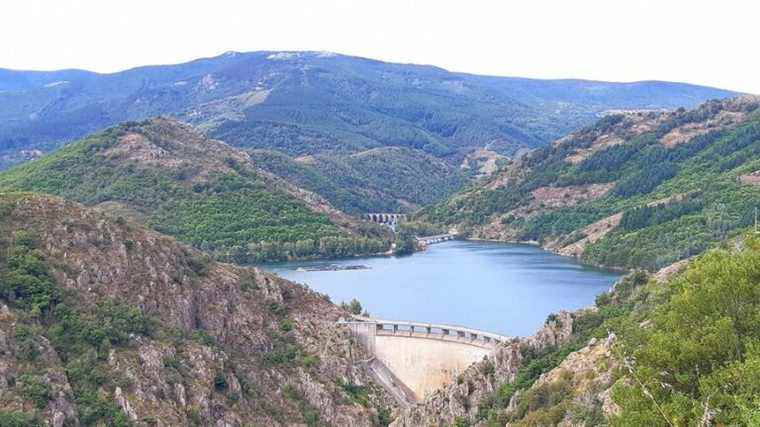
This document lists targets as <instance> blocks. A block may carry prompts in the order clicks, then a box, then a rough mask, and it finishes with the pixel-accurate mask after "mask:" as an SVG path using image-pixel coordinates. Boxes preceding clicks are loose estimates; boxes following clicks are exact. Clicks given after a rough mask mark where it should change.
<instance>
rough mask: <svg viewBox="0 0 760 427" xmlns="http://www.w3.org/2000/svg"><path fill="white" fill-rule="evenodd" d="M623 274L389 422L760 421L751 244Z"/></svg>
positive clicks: (756, 253)
mask: <svg viewBox="0 0 760 427" xmlns="http://www.w3.org/2000/svg"><path fill="white" fill-rule="evenodd" d="M688 264H689V265H688V266H686V267H684V266H681V267H680V269H681V270H683V271H680V272H679V271H677V270H673V269H668V271H660V272H658V274H656V275H652V276H648V275H647V274H646V273H644V272H642V271H638V272H635V273H632V274H630V275H628V276H626V277H625V278H623V279H622V280H620V281H619V282H617V283H616V284H615V286H614V287H613V289H612V290H611V291H610V292H608V293H603V294H601V295H600V296H599V297H597V300H596V305H595V306H594V307H593V308H589V309H584V310H580V311H577V312H574V313H567V312H562V313H559V314H554V315H550V316H549V318H548V319H547V321H546V325H545V326H544V327H543V328H542V329H541V330H540V331H539V332H538V333H537V334H536V335H534V336H533V337H529V338H526V339H516V340H514V341H513V342H511V343H508V344H506V345H505V346H504V347H502V348H500V349H499V350H498V351H497V352H496V353H495V354H494V355H493V356H490V357H488V358H486V359H484V360H483V361H482V362H479V363H477V364H474V365H472V366H470V367H469V368H468V369H466V370H465V371H464V372H462V373H461V374H460V376H459V379H458V381H457V382H456V383H452V384H450V385H448V386H446V387H444V388H442V389H441V390H438V391H437V392H436V393H434V394H432V395H431V396H429V397H428V398H427V399H426V400H425V401H424V402H422V403H421V404H419V405H417V406H415V407H412V408H410V409H408V410H405V411H403V412H402V413H401V414H400V415H399V416H398V417H397V418H396V419H395V420H394V422H393V423H392V424H391V426H393V427H414V426H418V425H489V426H491V425H493V426H496V425H509V426H514V427H523V426H526V427H527V426H549V425H586V426H597V425H612V426H644V425H646V426H691V425H742V426H745V425H746V426H751V425H757V424H758V421H760V411H759V410H758V408H760V398H759V396H760V377H758V375H757V372H758V369H759V368H760V346H758V342H760V341H759V340H760V317H758V316H757V313H758V312H759V311H760V286H758V277H760V240H758V236H757V235H756V234H753V235H745V236H741V237H739V238H737V239H731V240H730V241H728V242H726V244H724V245H721V247H720V248H716V249H712V250H710V251H708V252H707V253H706V254H703V255H700V256H698V257H697V258H696V259H694V260H691V261H690V262H689V263H688Z"/></svg>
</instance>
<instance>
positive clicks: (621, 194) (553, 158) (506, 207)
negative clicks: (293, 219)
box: [420, 102, 760, 270]
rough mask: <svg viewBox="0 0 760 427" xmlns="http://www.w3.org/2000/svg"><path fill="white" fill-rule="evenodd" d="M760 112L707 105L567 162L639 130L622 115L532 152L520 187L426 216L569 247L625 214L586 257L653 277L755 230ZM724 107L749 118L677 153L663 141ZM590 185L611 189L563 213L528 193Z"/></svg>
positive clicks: (472, 196)
mask: <svg viewBox="0 0 760 427" xmlns="http://www.w3.org/2000/svg"><path fill="white" fill-rule="evenodd" d="M757 107H758V104H757V103H756V102H747V103H744V104H739V105H738V106H737V105H733V106H730V107H729V106H727V104H724V103H721V102H711V103H707V104H705V105H703V106H701V107H700V108H698V109H696V110H693V111H681V112H679V113H677V114H674V115H672V116H671V117H670V118H669V119H668V120H665V121H664V122H663V123H662V124H661V125H660V127H659V128H657V129H654V130H652V131H651V132H648V133H643V134H641V135H638V136H635V137H629V138H628V139H627V140H625V142H624V143H621V144H617V145H612V146H609V147H606V148H603V149H601V150H598V151H596V152H594V153H593V154H592V155H590V156H589V157H587V158H585V159H584V160H582V161H581V162H579V163H571V162H568V161H567V160H566V158H567V157H568V156H569V155H571V154H573V153H575V152H576V150H582V149H586V148H588V147H589V146H590V144H592V143H593V142H594V141H595V140H596V138H599V137H600V136H601V135H607V134H613V133H614V132H616V131H619V128H620V127H621V126H622V127H623V128H624V129H626V130H627V129H628V128H629V127H631V126H633V125H632V123H633V122H631V123H629V122H627V121H626V120H628V119H624V118H623V116H611V117H610V118H605V119H602V120H600V121H599V123H597V124H596V125H594V126H592V127H589V128H587V129H585V130H583V131H581V132H579V133H578V134H576V135H575V136H574V137H573V138H572V139H571V140H569V141H567V142H566V143H564V144H561V145H557V146H551V147H546V148H542V149H539V150H536V151H535V152H533V153H531V154H529V155H527V156H526V157H525V158H524V159H523V160H521V163H520V166H519V167H520V168H521V169H522V170H524V171H525V172H526V173H525V174H523V176H521V178H520V179H518V180H516V182H513V183H510V184H509V185H506V186H503V187H499V188H496V189H489V188H488V187H482V186H478V187H473V188H470V189H467V190H465V191H464V192H462V193H461V194H458V195H456V196H454V197H452V198H451V199H450V200H448V201H446V202H443V203H439V204H437V205H434V206H431V207H429V208H426V209H425V210H424V211H423V213H422V215H420V218H422V219H425V220H428V221H432V222H435V223H439V224H446V225H456V226H457V227H459V228H460V231H465V232H467V231H468V230H473V229H479V228H481V227H483V226H484V225H485V224H488V223H490V222H492V221H494V220H495V221H498V222H500V223H501V225H503V226H504V227H505V228H507V229H509V230H512V232H513V233H514V234H516V235H517V236H518V237H519V238H520V239H524V240H535V241H539V242H542V243H546V242H550V241H555V240H559V241H560V242H563V243H564V244H569V243H573V242H575V241H578V240H580V239H581V238H583V237H584V235H583V233H582V229H583V228H584V227H586V226H587V225H589V224H592V223H594V222H596V221H599V220H601V219H604V218H606V217H609V216H611V215H613V214H616V213H622V214H623V217H622V221H621V224H620V226H618V227H617V228H615V229H614V230H612V231H611V232H609V233H608V234H607V235H606V236H604V238H602V239H601V240H599V241H598V242H596V243H595V244H591V245H589V246H587V247H586V250H585V252H584V254H583V257H584V260H585V261H587V262H590V263H594V264H601V265H608V266H617V267H625V268H641V267H643V268H647V269H650V270H656V269H659V268H661V267H664V266H666V265H669V264H671V263H673V262H675V261H678V260H680V259H684V258H687V257H690V256H693V255H695V254H698V253H701V252H703V251H705V250H706V249H707V248H710V247H713V246H715V245H716V244H718V243H719V242H721V241H723V240H724V239H725V238H727V237H730V236H735V235H738V234H740V233H741V231H742V230H745V229H746V228H747V227H748V226H749V225H751V223H752V221H753V214H754V209H755V208H756V207H760V187H758V186H753V185H746V184H742V183H741V182H740V181H739V179H738V177H740V176H742V175H744V174H748V173H751V172H753V171H757V170H760V160H758V159H760V118H758V112H757V111H756V110H757ZM727 108H732V109H733V110H731V111H739V112H741V113H742V114H747V115H748V116H749V119H748V120H747V121H746V122H745V123H742V124H740V125H735V126H733V127H728V128H726V129H721V130H712V131H710V132H707V133H704V134H700V135H697V136H695V137H693V138H691V139H690V140H688V141H686V142H683V143H680V144H678V145H676V146H674V147H667V146H665V145H664V144H663V143H662V140H661V139H660V138H662V136H663V135H665V134H666V133H667V132H668V131H669V130H671V129H673V128H674V127H676V126H678V125H679V124H683V123H694V121H695V120H707V118H712V117H714V116H715V115H716V114H718V113H719V112H721V111H724V110H725V109H727ZM616 129H617V130H616ZM497 179H498V178H497ZM591 184H610V185H612V189H611V190H610V191H609V192H607V193H606V194H604V195H602V196H601V197H599V198H596V199H591V200H581V201H580V202H579V203H576V204H574V205H573V204H571V205H569V206H565V207H561V208H551V207H547V206H544V205H543V204H541V203H537V202H536V201H535V200H534V196H533V195H532V192H533V191H534V190H536V189H537V188H540V187H547V186H550V187H565V186H580V187H579V188H580V190H579V191H581V193H582V192H583V191H588V186H589V185H591ZM584 188H585V190H584ZM530 204H534V205H535V204H537V205H538V207H537V208H533V209H535V211H534V212H533V213H532V214H530V215H529V216H527V218H526V217H523V216H520V215H517V216H516V215H511V214H508V213H509V212H510V211H512V210H514V209H518V208H524V207H526V206H528V205H530ZM531 206H533V205H531Z"/></svg>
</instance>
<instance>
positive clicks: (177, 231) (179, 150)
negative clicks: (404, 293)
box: [0, 120, 389, 263]
mask: <svg viewBox="0 0 760 427" xmlns="http://www.w3.org/2000/svg"><path fill="white" fill-rule="evenodd" d="M135 133H137V134H139V135H143V136H144V137H145V138H147V139H148V140H150V142H151V143H152V144H155V145H156V146H157V147H160V148H161V149H162V150H164V152H166V153H170V154H171V155H172V156H174V157H175V158H176V159H177V160H176V162H179V163H181V164H187V166H177V167H173V166H172V167H161V166H160V165H151V164H149V163H147V164H146V163H145V162H138V161H133V160H125V159H123V158H121V157H120V155H117V154H114V150H116V149H124V150H127V149H129V147H126V148H125V144H123V143H122V144H121V145H120V141H121V140H122V138H123V137H124V136H125V135H127V134H135ZM189 138H197V136H195V135H194V134H192V133H188V131H187V130H184V129H183V128H180V127H178V125H176V124H174V123H172V122H166V121H160V120H155V121H148V122H143V123H127V124H124V125H121V126H119V127H116V128H113V129H109V130H107V131H105V132H103V133H101V134H98V135H94V136H92V137H89V138H87V139H85V140H83V141H80V142H79V143H76V144H72V145H69V146H68V147H66V148H64V149H62V150H61V151H59V152H57V153H55V154H53V155H50V156H48V157H45V158H43V159H41V160H39V161H36V162H32V163H30V164H27V165H24V166H21V167H19V168H16V169H13V170H11V171H8V172H5V173H4V174H2V175H0V189H3V190H6V191H8V190H11V191H34V192H41V193H49V194H55V195H59V196H62V197H64V198H67V199H70V200H75V201H79V202H82V203H84V204H87V205H96V204H99V203H103V202H117V203H119V204H122V205H124V206H126V207H127V208H129V209H130V210H131V211H133V212H136V214H137V215H138V216H144V217H145V221H146V222H147V223H148V224H149V225H151V226H152V227H154V228H155V229H156V230H158V231H161V232H163V233H166V234H170V235H173V236H176V237H177V238H179V239H180V240H182V241H184V242H187V243H190V244H192V245H194V246H195V247H197V248H200V249H203V250H205V251H208V252H210V253H213V254H215V255H216V256H218V257H219V258H222V259H225V260H233V261H237V262H245V263H250V262H260V261H271V260H284V259H290V258H306V257H314V256H320V257H340V256H348V255H355V254H367V253H377V252H382V251H384V250H387V247H388V246H389V242H388V241H387V240H386V239H384V238H382V237H380V236H377V235H374V234H371V233H368V234H366V236H365V235H357V234H354V233H350V232H348V231H346V230H344V229H341V228H339V227H337V226H336V225H334V224H333V223H332V222H331V221H330V219H329V218H328V216H327V215H325V214H322V213H318V212H316V211H314V210H312V209H310V208H309V207H308V206H307V205H306V204H305V203H304V202H303V201H301V200H299V199H297V198H295V197H294V196H291V195H290V194H288V193H287V192H286V191H284V190H283V189H282V188H279V187H278V184H275V183H273V182H270V181H271V180H268V179H266V178H264V177H262V176H260V175H259V173H258V172H257V171H256V170H255V169H254V168H253V167H252V166H251V165H249V164H242V163H240V162H238V161H237V160H235V159H234V158H232V157H225V156H226V154H225V153H224V152H223V151H220V152H216V150H222V149H223V148H224V147H223V146H221V145H218V143H212V142H208V143H207V144H206V145H207V146H206V145H204V144H203V143H202V142H199V143H196V144H191V143H184V142H182V141H183V140H184V139H189ZM201 141H204V140H201ZM225 149H226V148H225ZM226 150H229V149H226ZM167 162H168V164H170V165H174V164H175V161H174V160H171V159H170V160H167ZM196 163H197V164H196ZM200 176H202V178H201V177H200ZM125 244H126V243H125Z"/></svg>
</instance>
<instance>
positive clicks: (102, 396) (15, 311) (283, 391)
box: [0, 193, 392, 426]
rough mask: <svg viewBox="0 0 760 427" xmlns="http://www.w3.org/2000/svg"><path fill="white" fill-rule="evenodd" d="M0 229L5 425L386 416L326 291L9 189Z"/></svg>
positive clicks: (1, 199) (345, 420) (346, 421)
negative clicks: (220, 260) (213, 257)
mask: <svg viewBox="0 0 760 427" xmlns="http://www.w3.org/2000/svg"><path fill="white" fill-rule="evenodd" d="M0 229H1V230H2V233H1V234H0V236H2V239H1V240H0V246H2V250H1V251H0V254H2V255H1V256H0V285H1V289H0V290H1V291H2V295H0V323H2V327H1V328H0V424H3V423H8V425H16V424H13V423H14V422H17V423H19V424H18V425H31V424H35V423H37V422H45V423H49V424H50V425H54V426H63V425H128V424H136V425H164V426H169V425H204V426H205V425H217V426H243V425H283V424H293V423H299V422H301V423H305V424H309V425H318V424H330V425H346V426H348V425H351V426H353V425H373V424H376V423H378V422H381V421H382V420H383V419H386V418H387V417H388V414H389V410H390V408H389V407H388V406H387V405H389V404H392V403H391V402H392V401H391V399H390V398H388V397H387V396H386V395H385V394H384V392H383V391H382V389H380V388H379V387H377V386H375V385H373V383H372V382H371V381H370V379H369V378H368V377H367V375H366V374H365V372H364V370H363V369H362V368H361V363H360V362H361V360H362V359H364V358H366V355H365V354H364V353H363V350H362V349H361V348H360V347H359V346H357V345H356V344H355V343H354V342H353V341H352V340H351V339H350V338H349V336H348V335H347V333H346V331H345V330H342V329H339V328H336V327H334V322H335V321H336V320H337V319H338V318H339V317H341V316H344V315H345V314H346V313H344V312H342V311H341V310H340V309H339V308H337V307H336V306H335V305H333V304H332V303H330V301H329V300H328V299H327V297H325V296H323V295H319V294H316V293H314V292H312V291H310V290H309V289H307V288H305V287H303V286H300V285H297V284H294V283H291V282H288V281H285V280H283V279H280V278H278V277H276V276H273V275H270V274H267V273H264V272H262V271H260V270H258V269H255V268H243V267H237V266H234V265H231V264H222V263H218V262H214V261H212V260H210V259H208V258H207V256H206V255H204V254H203V253H201V252H198V251H196V250H194V249H191V248H190V247H187V246H185V245H183V244H180V243H178V242H177V241H176V240H174V239H173V238H171V237H166V236H163V235H161V234H158V233H156V232H154V231H151V230H148V229H146V228H144V227H143V226H141V225H139V224H138V223H136V222H134V221H132V220H129V219H124V218H116V217H114V216H112V215H109V214H105V213H102V212H100V211H97V210H94V209H91V208H86V207H84V206H82V205H80V204H77V203H74V202H69V201H64V200H62V199H59V198H55V197H51V196H42V195H33V194H27V193H6V194H0ZM372 408H381V409H380V413H378V410H377V409H372ZM3 425H6V424H3Z"/></svg>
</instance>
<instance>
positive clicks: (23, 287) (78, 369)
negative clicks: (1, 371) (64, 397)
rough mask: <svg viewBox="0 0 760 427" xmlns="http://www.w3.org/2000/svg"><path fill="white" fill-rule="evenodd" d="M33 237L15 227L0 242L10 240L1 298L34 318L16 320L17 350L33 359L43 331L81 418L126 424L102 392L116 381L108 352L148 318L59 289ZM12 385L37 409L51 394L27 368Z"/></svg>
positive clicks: (0, 278)
mask: <svg viewBox="0 0 760 427" xmlns="http://www.w3.org/2000/svg"><path fill="white" fill-rule="evenodd" d="M35 240H36V239H35V237H34V235H33V234H32V233H30V232H23V233H16V234H15V235H14V236H13V239H11V240H10V241H7V242H3V243H5V244H7V245H9V250H8V254H9V255H8V256H7V257H6V258H3V259H2V260H1V261H2V262H0V267H2V268H0V285H2V289H3V293H2V295H0V298H2V300H4V301H5V302H7V303H9V304H11V305H12V306H13V307H16V308H17V309H19V310H22V312H24V313H27V314H28V315H29V319H28V320H27V321H29V322H33V323H30V324H26V323H21V324H19V325H17V326H16V332H15V336H16V339H17V340H18V344H19V347H20V349H21V350H22V351H21V354H20V356H21V357H22V358H23V359H25V360H27V361H32V362H33V361H35V360H36V359H37V357H38V352H37V350H36V345H35V342H36V341H37V340H38V338H37V336H44V337H45V338H46V339H47V340H48V341H49V342H50V343H51V344H52V345H53V348H54V349H55V351H56V353H57V354H58V355H59V357H61V359H62V362H63V363H64V366H65V371H66V376H67V378H68V381H69V383H70V384H71V386H72V392H73V396H74V401H75V403H76V406H77V411H78V414H79V419H80V422H81V423H82V424H84V425H97V424H99V423H104V422H105V423H107V424H109V425H115V426H126V425H128V424H129V422H128V420H127V418H126V416H125V415H124V413H123V412H122V411H121V409H120V408H119V407H118V406H117V405H116V404H115V403H114V402H113V401H112V400H108V399H107V398H106V397H105V396H103V394H102V392H101V390H102V389H103V388H104V387H105V388H106V389H111V387H113V381H115V378H113V377H111V376H109V375H108V368H107V362H106V358H107V356H108V350H110V349H111V348H112V347H113V346H123V345H126V343H127V341H128V339H129V335H130V334H140V335H149V334H150V333H151V330H152V322H151V321H150V320H149V319H147V318H146V317H145V316H144V315H143V314H142V312H141V311H140V310H138V309H137V308H134V307H129V306H125V305H121V304H118V303H116V302H113V301H106V302H105V303H104V304H99V305H96V306H94V307H88V306H87V302H86V301H82V300H80V299H78V298H75V297H74V296H73V295H66V294H64V293H61V292H60V291H59V288H58V287H57V285H56V284H55V279H54V278H53V277H52V276H51V274H50V272H49V270H48V268H47V266H46V264H45V262H44V260H43V259H42V257H41V255H40V253H39V252H38V251H37V250H36V249H35ZM16 387H19V389H20V395H21V396H22V397H23V398H24V399H25V400H28V401H31V402H33V403H34V405H35V407H36V408H37V409H38V410H42V409H45V408H46V407H47V405H48V401H49V400H50V399H52V391H51V388H50V384H49V383H48V382H47V381H46V380H45V379H44V378H42V377H40V376H38V375H35V374H33V373H31V372H27V373H24V374H23V375H21V376H20V377H19V378H18V380H17V381H16ZM111 390H112V389H111ZM0 421H2V422H3V423H5V422H7V425H14V423H19V422H22V421H23V422H26V421H29V422H30V423H32V424H33V417H22V416H20V415H19V414H16V413H4V414H3V415H1V416H0ZM2 425H6V424H2Z"/></svg>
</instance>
